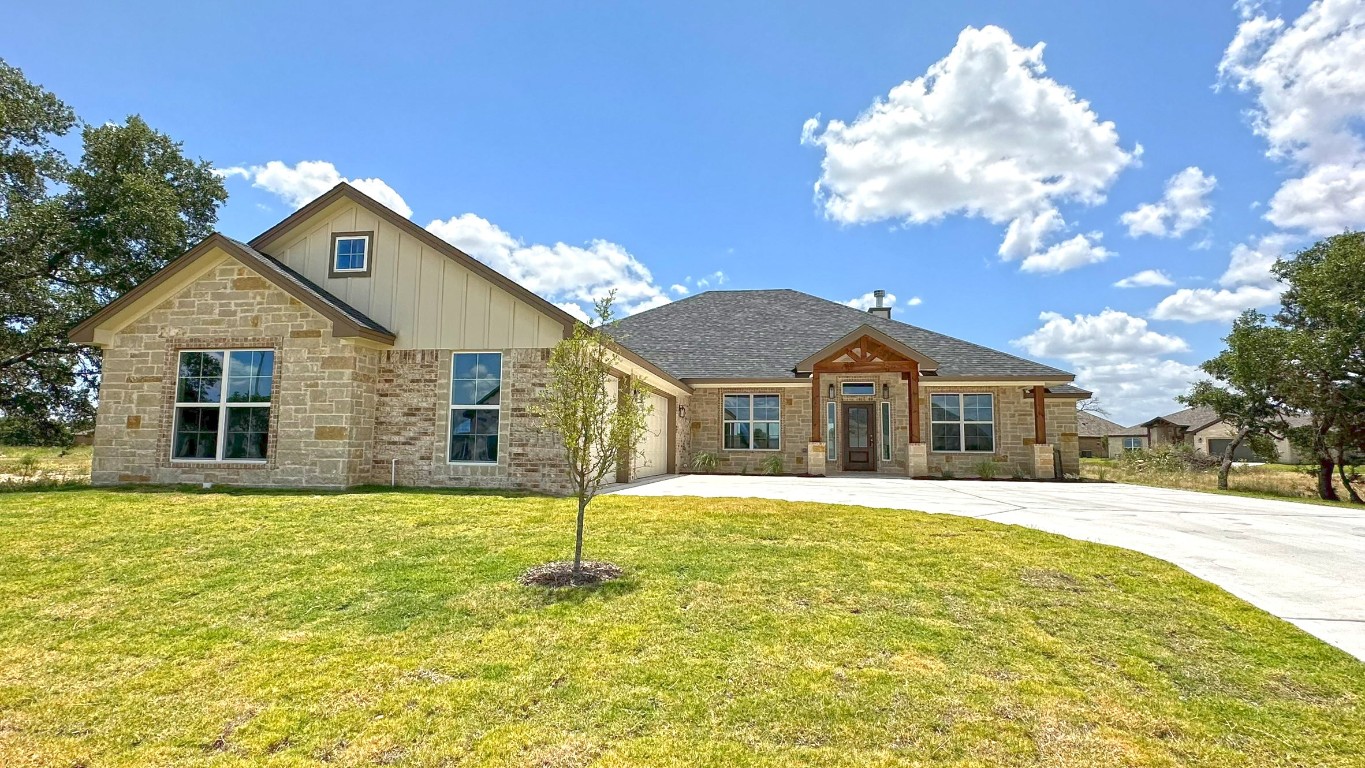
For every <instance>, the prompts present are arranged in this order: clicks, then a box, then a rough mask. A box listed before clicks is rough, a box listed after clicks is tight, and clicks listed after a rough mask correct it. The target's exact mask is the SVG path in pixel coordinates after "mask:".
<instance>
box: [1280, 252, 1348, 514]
mask: <svg viewBox="0 0 1365 768" xmlns="http://www.w3.org/2000/svg"><path fill="white" fill-rule="evenodd" d="M1274 271H1275V275H1276V276H1277V277H1279V278H1280V280H1282V281H1283V282H1284V283H1285V284H1286V286H1287V288H1286V290H1285V292H1284V295H1283V296H1281V297H1280V304H1281V307H1280V312H1279V313H1278V314H1277V315H1276V316H1275V319H1276V321H1278V322H1279V324H1280V325H1281V326H1282V327H1283V328H1285V329H1286V330H1288V331H1290V332H1291V333H1290V335H1289V336H1288V337H1287V338H1288V343H1287V345H1286V347H1287V349H1288V350H1289V355H1290V360H1291V361H1292V364H1293V371H1292V375H1288V376H1286V377H1285V378H1284V379H1283V381H1282V388H1283V390H1284V391H1285V393H1286V395H1287V399H1288V400H1289V401H1290V402H1291V404H1292V405H1293V406H1294V407H1295V409H1297V410H1299V411H1303V412H1305V413H1308V414H1309V415H1310V417H1311V425H1310V426H1309V427H1306V428H1300V429H1298V430H1296V433H1297V434H1296V435H1295V438H1296V439H1297V441H1298V443H1299V444H1300V445H1303V446H1305V447H1307V448H1309V449H1310V450H1311V451H1312V452H1313V454H1314V456H1315V458H1316V459H1317V462H1318V495H1319V496H1320V497H1322V498H1323V499H1328V500H1336V499H1337V498H1338V497H1337V493H1336V489H1335V488H1334V487H1333V484H1332V472H1333V470H1334V469H1336V468H1337V467H1338V466H1339V465H1340V464H1342V463H1344V462H1345V461H1346V459H1347V454H1348V453H1349V452H1350V451H1351V450H1353V446H1358V436H1359V435H1360V434H1361V431H1362V429H1365V424H1363V423H1362V420H1363V419H1365V416H1363V415H1362V414H1365V300H1362V298H1361V296H1362V293H1361V291H1362V286H1365V233H1360V232H1345V233H1343V234H1340V235H1336V236H1333V237H1329V238H1327V239H1325V240H1321V241H1319V242H1317V243H1315V244H1314V245H1313V246H1312V247H1311V248H1308V249H1306V250H1304V251H1300V252H1299V253H1298V254H1296V255H1295V257H1294V258H1292V259H1288V260H1280V261H1277V262H1276V263H1275V267H1274ZM1341 474H1342V477H1343V478H1346V477H1347V476H1346V474H1345V472H1344V471H1343V472H1342V473H1341ZM1347 490H1348V492H1349V493H1350V494H1351V496H1352V500H1353V501H1354V500H1357V499H1359V495H1358V494H1357V493H1356V492H1355V490H1354V488H1352V487H1351V486H1350V484H1349V481H1348V482H1347Z"/></svg>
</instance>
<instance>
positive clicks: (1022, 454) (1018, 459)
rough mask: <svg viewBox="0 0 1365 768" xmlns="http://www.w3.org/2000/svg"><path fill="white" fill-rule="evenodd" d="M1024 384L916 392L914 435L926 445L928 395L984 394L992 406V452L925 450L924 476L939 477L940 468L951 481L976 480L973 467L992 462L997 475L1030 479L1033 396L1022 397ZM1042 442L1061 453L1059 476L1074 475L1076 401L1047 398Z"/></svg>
mask: <svg viewBox="0 0 1365 768" xmlns="http://www.w3.org/2000/svg"><path fill="white" fill-rule="evenodd" d="M1024 389H1025V386H1024V385H1019V386H1008V387H975V386H971V385H970V384H967V383H964V384H943V385H934V386H924V387H921V388H920V394H921V400H920V433H921V435H922V437H923V439H924V441H925V442H926V443H928V442H929V435H930V427H929V423H930V422H929V415H930V412H929V396H930V395H931V394H935V393H945V394H986V393H989V394H991V395H994V396H995V397H994V402H995V452H994V453H993V454H986V453H940V452H936V451H934V450H933V449H932V446H931V448H930V450H929V473H930V474H931V475H941V474H943V471H944V470H945V469H947V470H950V471H951V472H952V473H953V475H955V476H957V477H973V476H976V475H977V468H976V467H977V465H978V464H980V463H981V462H982V461H985V460H987V459H991V460H993V461H994V462H995V463H996V464H997V465H999V467H998V471H999V474H1000V475H1001V476H1009V475H1011V474H1014V475H1017V476H1019V477H1032V476H1033V443H1034V438H1035V434H1034V430H1033V397H1032V395H1030V396H1028V397H1025V396H1024ZM1045 407H1046V414H1047V438H1048V441H1049V442H1050V443H1051V444H1052V445H1053V446H1055V447H1056V448H1059V449H1060V450H1061V453H1062V471H1063V472H1064V473H1067V474H1076V473H1078V472H1079V471H1080V447H1079V444H1078V443H1077V438H1076V401H1075V400H1074V399H1071V398H1048V399H1047V400H1046V406H1045Z"/></svg>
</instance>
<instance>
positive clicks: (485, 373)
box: [450, 352, 502, 464]
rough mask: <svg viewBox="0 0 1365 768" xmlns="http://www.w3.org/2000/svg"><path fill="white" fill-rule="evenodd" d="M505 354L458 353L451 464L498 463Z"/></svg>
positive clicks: (452, 392)
mask: <svg viewBox="0 0 1365 768" xmlns="http://www.w3.org/2000/svg"><path fill="white" fill-rule="evenodd" d="M501 390H502V353H501V352H456V353H455V355H454V358H453V359H452V361H451V375H450V461H451V462H460V463H464V462H468V463H476V464H494V463H497V460H498V426H499V422H500V418H501V401H502V396H501Z"/></svg>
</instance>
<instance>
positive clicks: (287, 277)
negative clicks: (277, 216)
mask: <svg viewBox="0 0 1365 768" xmlns="http://www.w3.org/2000/svg"><path fill="white" fill-rule="evenodd" d="M215 248H216V249H220V250H222V251H224V252H226V253H227V254H228V255H229V256H232V257H233V258H234V259H236V260H237V261H239V262H241V263H242V264H243V265H245V266H247V267H249V268H251V269H252V270H253V271H254V272H256V273H257V274H259V275H260V276H261V277H264V278H265V279H266V280H268V281H270V283H271V284H273V285H275V286H276V287H278V288H280V289H281V290H283V291H284V292H285V293H288V294H289V295H290V296H293V297H294V298H296V299H298V300H299V301H301V302H303V303H304V304H307V305H308V306H309V307H312V308H313V309H314V310H316V311H317V312H318V313H319V314H321V315H322V316H323V317H326V318H327V319H329V320H331V321H332V333H333V335H335V336H337V337H340V338H347V337H359V338H364V339H369V340H371V341H377V342H380V343H384V344H392V343H393V342H394V335H393V334H392V333H390V332H389V330H388V329H387V328H385V327H384V326H382V325H380V324H379V323H376V322H375V321H374V320H371V319H370V318H368V317H366V316H365V315H364V314H362V313H361V312H360V311H359V310H357V309H356V308H355V307H352V306H351V305H349V304H347V303H346V302H344V301H342V300H341V299H338V298H337V297H336V296H333V295H332V294H330V293H328V292H327V291H326V290H324V289H323V288H322V287H321V286H319V285H317V284H315V283H313V282H312V281H310V280H308V279H307V278H305V277H304V276H303V275H300V274H299V273H297V272H295V271H294V270H292V269H290V268H289V267H286V266H285V265H284V264H282V263H280V262H279V261H278V260H276V259H274V258H272V257H270V256H267V255H265V254H264V253H261V252H260V251H257V250H256V249H254V248H252V247H251V246H249V245H247V244H246V243H242V242H239V241H237V240H233V239H232V238H230V237H227V236H225V235H221V234H218V233H217V232H215V233H213V234H211V235H209V236H208V237H206V238H204V239H203V240H202V241H201V242H200V243H199V244H198V245H196V246H194V247H193V248H191V249H190V250H188V251H186V252H185V253H184V254H183V255H181V256H178V257H176V258H174V259H172V260H171V262H170V263H169V264H167V265H166V266H164V267H162V268H161V269H160V270H159V271H158V272H157V273H156V274H154V275H152V276H151V277H149V278H147V279H146V280H143V281H142V282H141V283H138V284H137V287H135V288H133V289H132V290H131V291H129V292H127V293H125V294H123V295H122V296H120V297H118V298H117V299H114V300H113V301H111V302H109V303H108V304H106V305H105V306H104V307H103V308H102V309H100V310H99V311H98V312H96V313H95V314H93V315H91V316H90V317H88V318H86V319H85V320H83V321H81V323H80V324H79V325H77V326H76V327H75V328H72V329H71V331H70V332H69V333H68V334H67V335H68V336H69V337H70V339H71V340H72V341H74V342H77V343H86V344H89V343H93V342H94V341H95V330H96V329H97V328H99V326H100V325H101V324H103V323H104V322H105V321H107V320H110V319H112V318H113V317H115V316H116V315H118V313H119V312H121V311H123V310H124V309H125V308H126V307H128V306H129V305H130V304H133V303H134V302H136V301H137V300H138V299H140V298H142V297H143V296H146V295H148V294H149V293H151V292H153V291H155V290H156V289H157V288H158V287H160V286H162V285H165V284H166V282H167V281H169V280H171V279H172V278H173V277H175V275H177V274H178V273H179V272H181V271H182V270H184V269H186V268H187V267H190V266H192V265H193V264H195V263H196V262H198V261H199V260H200V259H202V258H203V257H205V256H207V255H208V254H210V253H212V252H213V250H214V249H215Z"/></svg>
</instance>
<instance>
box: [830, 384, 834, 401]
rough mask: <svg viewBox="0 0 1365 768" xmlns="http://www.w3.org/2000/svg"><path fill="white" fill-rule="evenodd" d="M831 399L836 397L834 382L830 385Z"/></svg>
mask: <svg viewBox="0 0 1365 768" xmlns="http://www.w3.org/2000/svg"><path fill="white" fill-rule="evenodd" d="M829 399H831V400H833V399H834V385H833V384H831V385H829Z"/></svg>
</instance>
